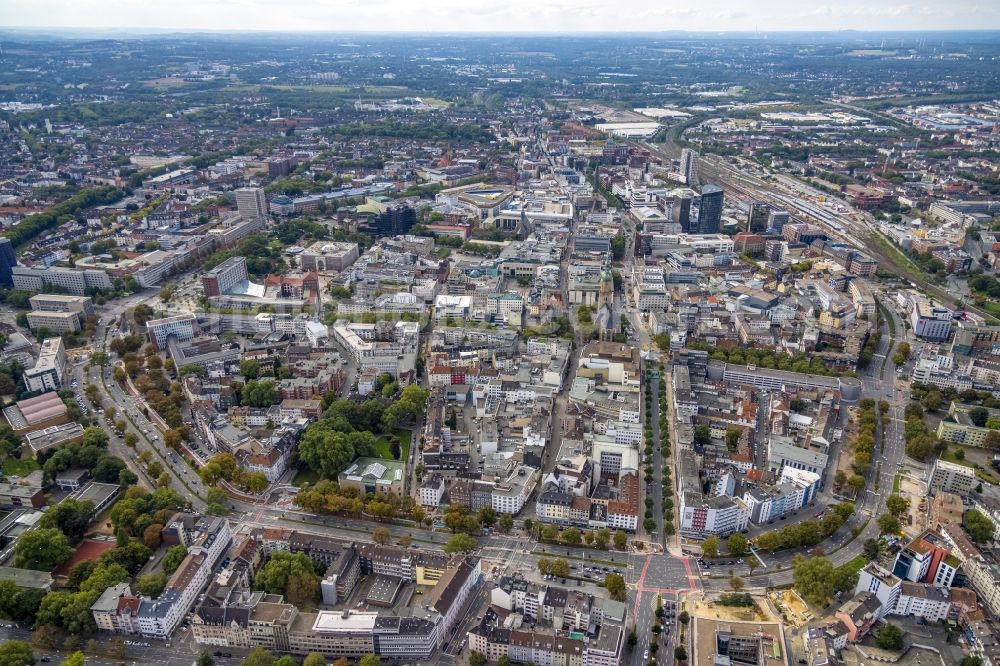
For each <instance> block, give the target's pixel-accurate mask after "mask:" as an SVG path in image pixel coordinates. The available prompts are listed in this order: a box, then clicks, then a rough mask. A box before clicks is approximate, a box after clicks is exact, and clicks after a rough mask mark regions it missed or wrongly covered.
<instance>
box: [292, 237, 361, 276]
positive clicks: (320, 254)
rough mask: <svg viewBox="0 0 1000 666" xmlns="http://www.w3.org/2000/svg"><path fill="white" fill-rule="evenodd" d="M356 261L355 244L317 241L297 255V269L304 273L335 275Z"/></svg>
mask: <svg viewBox="0 0 1000 666" xmlns="http://www.w3.org/2000/svg"><path fill="white" fill-rule="evenodd" d="M357 259H358V244H357V243H336V242H333V241H317V242H315V243H313V244H312V245H310V246H309V247H307V248H306V249H305V251H303V252H302V254H300V255H299V267H300V268H301V269H302V270H304V271H316V272H317V273H337V272H340V271H342V270H344V269H345V268H347V267H348V266H350V265H351V264H353V263H354V262H355V261H357Z"/></svg>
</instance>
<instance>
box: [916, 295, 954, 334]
mask: <svg viewBox="0 0 1000 666" xmlns="http://www.w3.org/2000/svg"><path fill="white" fill-rule="evenodd" d="M911 301H912V303H913V305H912V307H911V310H910V325H911V326H912V327H913V334H914V335H916V336H917V337H918V338H923V339H925V340H940V341H944V340H947V339H948V337H949V336H950V335H951V320H952V317H953V316H954V313H952V311H951V310H949V309H948V308H946V307H944V306H943V305H934V304H933V303H931V302H930V301H927V300H925V299H923V298H922V297H919V296H916V295H913V296H911Z"/></svg>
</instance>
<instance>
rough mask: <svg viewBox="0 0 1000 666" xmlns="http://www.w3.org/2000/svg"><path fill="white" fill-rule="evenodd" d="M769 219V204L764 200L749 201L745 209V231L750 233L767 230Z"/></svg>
mask: <svg viewBox="0 0 1000 666" xmlns="http://www.w3.org/2000/svg"><path fill="white" fill-rule="evenodd" d="M770 220H771V204H769V203H766V202H764V201H751V202H750V209H749V210H748V211H747V227H746V229H747V231H749V232H750V233H752V234H759V233H764V232H765V231H767V227H768V224H769V223H770Z"/></svg>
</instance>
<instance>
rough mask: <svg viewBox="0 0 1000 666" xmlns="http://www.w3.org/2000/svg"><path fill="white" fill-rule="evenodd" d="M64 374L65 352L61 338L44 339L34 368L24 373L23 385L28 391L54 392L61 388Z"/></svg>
mask: <svg viewBox="0 0 1000 666" xmlns="http://www.w3.org/2000/svg"><path fill="white" fill-rule="evenodd" d="M65 373H66V350H65V349H64V348H63V341H62V338H46V339H45V340H44V341H43V342H42V347H41V350H40V351H39V353H38V360H37V361H35V367H33V368H30V369H28V370H25V371H24V385H25V386H26V387H27V388H28V390H29V391H55V390H57V389H59V388H61V387H62V385H63V376H64V375H65Z"/></svg>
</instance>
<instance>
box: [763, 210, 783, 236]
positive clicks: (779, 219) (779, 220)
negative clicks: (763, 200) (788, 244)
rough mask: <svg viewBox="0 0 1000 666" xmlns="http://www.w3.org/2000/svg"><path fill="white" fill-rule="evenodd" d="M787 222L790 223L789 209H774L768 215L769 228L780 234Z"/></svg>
mask: <svg viewBox="0 0 1000 666" xmlns="http://www.w3.org/2000/svg"><path fill="white" fill-rule="evenodd" d="M786 224H788V211H787V210H772V211H771V213H770V214H769V215H768V216H767V228H768V229H773V230H774V232H775V233H779V234H780V233H781V230H782V229H784V227H785V225H786Z"/></svg>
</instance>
